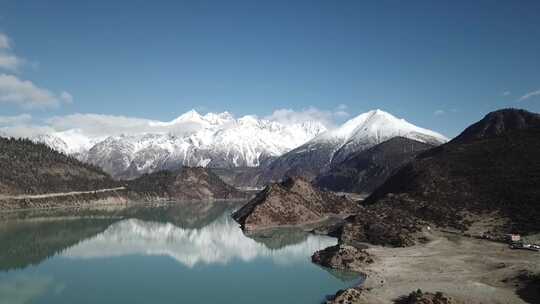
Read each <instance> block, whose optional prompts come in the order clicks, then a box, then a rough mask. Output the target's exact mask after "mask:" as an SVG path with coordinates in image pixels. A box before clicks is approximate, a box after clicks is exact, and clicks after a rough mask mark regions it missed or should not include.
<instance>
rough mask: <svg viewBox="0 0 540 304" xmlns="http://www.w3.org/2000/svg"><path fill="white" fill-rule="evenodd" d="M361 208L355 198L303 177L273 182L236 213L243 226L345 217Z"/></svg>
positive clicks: (307, 222)
mask: <svg viewBox="0 0 540 304" xmlns="http://www.w3.org/2000/svg"><path fill="white" fill-rule="evenodd" d="M358 210H359V207H358V205H357V203H356V202H354V201H352V200H350V199H347V198H345V197H341V196H337V195H334V194H332V193H329V192H324V191H320V190H318V189H316V188H314V187H313V186H312V185H311V183H310V182H308V181H307V180H304V179H302V178H288V179H286V180H284V181H283V182H282V183H276V184H271V185H269V186H267V187H266V188H265V189H264V190H263V191H261V192H260V193H259V194H258V195H257V196H256V197H255V198H253V199H252V200H251V201H250V202H249V203H247V204H246V205H245V206H244V207H242V208H241V209H240V210H238V211H237V212H235V213H234V214H233V217H234V219H235V220H236V221H237V222H238V223H240V224H241V225H242V228H243V229H244V230H248V231H253V230H259V229H265V228H273V227H278V226H296V225H302V224H310V223H314V222H318V221H322V220H324V219H326V218H328V217H331V216H339V217H343V216H346V215H349V214H352V213H355V212H357V211H358Z"/></svg>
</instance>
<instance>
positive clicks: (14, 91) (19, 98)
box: [0, 33, 73, 109]
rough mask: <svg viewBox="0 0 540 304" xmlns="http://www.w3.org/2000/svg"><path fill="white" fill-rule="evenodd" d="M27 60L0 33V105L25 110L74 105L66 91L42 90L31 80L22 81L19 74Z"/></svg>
mask: <svg viewBox="0 0 540 304" xmlns="http://www.w3.org/2000/svg"><path fill="white" fill-rule="evenodd" d="M24 64H26V60H24V59H22V58H20V57H18V56H17V55H15V54H13V52H12V44H11V39H10V38H9V37H8V36H7V35H6V34H4V33H0V71H1V70H4V71H5V72H7V73H9V74H6V73H0V104H2V103H4V104H14V105H18V106H21V107H23V108H25V109H34V108H47V107H57V106H59V105H61V104H63V103H72V102H73V96H71V94H70V93H68V92H66V91H62V92H60V93H54V92H51V91H50V90H48V89H45V88H40V87H38V86H37V85H35V84H34V83H33V82H31V81H29V80H24V79H21V78H20V77H19V76H15V75H11V74H19V72H20V69H21V67H22V66H23V65H24Z"/></svg>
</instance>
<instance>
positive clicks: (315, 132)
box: [33, 110, 447, 180]
mask: <svg viewBox="0 0 540 304" xmlns="http://www.w3.org/2000/svg"><path fill="white" fill-rule="evenodd" d="M149 124H150V126H151V127H152V130H154V131H153V132H143V133H138V134H123V135H115V136H108V137H103V136H102V137H99V136H97V137H92V136H86V135H85V134H83V133H82V132H81V131H80V130H77V129H73V130H67V131H63V132H56V133H51V134H44V135H40V136H36V137H34V138H33V139H34V140H35V141H39V142H43V143H45V144H47V145H49V146H51V147H52V148H53V149H56V150H58V151H61V152H64V153H67V154H71V155H74V156H75V157H77V158H78V159H80V160H82V161H84V162H88V163H92V164H94V165H97V166H99V167H101V168H103V169H104V170H105V171H106V172H108V173H110V174H111V175H112V176H113V177H117V178H132V177H136V176H139V175H141V174H144V173H151V172H154V171H157V170H161V169H173V168H177V167H180V166H203V167H214V168H234V167H264V168H268V170H266V171H267V172H265V173H264V176H265V178H264V179H265V180H272V179H279V178H280V177H282V175H283V174H287V173H290V172H293V173H294V172H295V171H298V170H307V171H308V172H309V170H311V169H310V168H311V167H320V168H326V167H328V166H329V165H330V164H331V163H332V162H338V161H340V160H344V159H345V158H346V157H347V156H348V155H350V153H352V152H355V151H359V150H364V149H367V148H370V147H372V146H374V145H376V144H378V143H381V142H383V141H385V140H387V139H390V138H392V137H395V136H403V137H407V138H411V139H415V140H418V141H421V142H426V143H431V144H434V145H437V144H441V143H444V142H446V141H447V138H446V137H444V136H443V135H441V134H439V133H436V132H433V131H431V130H427V129H423V128H420V127H417V126H415V125H413V124H410V123H408V122H407V121H405V120H403V119H398V118H396V117H394V116H393V115H391V114H389V113H387V112H384V111H381V110H373V111H369V112H366V113H363V114H361V115H359V116H357V117H355V118H352V119H350V120H348V121H347V122H345V123H344V124H343V125H341V126H339V127H337V128H334V129H330V130H327V128H326V127H325V126H324V125H323V124H322V123H321V122H318V121H305V122H302V123H296V124H282V123H279V122H277V121H271V120H266V119H259V118H257V117H255V116H244V117H241V118H238V119H236V118H234V117H233V116H232V115H231V114H229V113H227V112H224V113H219V114H215V113H208V114H206V115H200V114H199V113H197V112H196V111H194V110H192V111H189V112H187V113H185V114H183V115H181V116H180V117H178V118H176V119H174V120H172V121H170V122H159V121H151V122H149ZM315 171H319V170H318V169H317V170H315Z"/></svg>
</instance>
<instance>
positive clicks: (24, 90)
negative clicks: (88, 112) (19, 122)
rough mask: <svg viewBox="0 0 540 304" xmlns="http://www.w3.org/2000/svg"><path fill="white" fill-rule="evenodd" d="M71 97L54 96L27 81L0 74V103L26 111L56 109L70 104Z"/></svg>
mask: <svg viewBox="0 0 540 304" xmlns="http://www.w3.org/2000/svg"><path fill="white" fill-rule="evenodd" d="M72 101H73V97H72V96H71V95H70V94H69V93H67V92H61V93H60V94H55V93H53V92H51V91H49V90H47V89H43V88H40V87H38V86H36V85H35V84H34V83H32V82H31V81H28V80H21V79H19V78H18V77H16V76H13V75H7V74H0V103H10V104H16V105H19V106H22V107H23V108H26V109H32V108H47V107H56V106H59V105H60V104H62V103H71V102H72Z"/></svg>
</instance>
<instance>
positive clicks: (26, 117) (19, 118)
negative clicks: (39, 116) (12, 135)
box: [0, 114, 32, 126]
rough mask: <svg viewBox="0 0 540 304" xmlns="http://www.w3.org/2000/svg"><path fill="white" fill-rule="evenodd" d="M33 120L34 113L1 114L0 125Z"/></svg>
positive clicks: (17, 123)
mask: <svg viewBox="0 0 540 304" xmlns="http://www.w3.org/2000/svg"><path fill="white" fill-rule="evenodd" d="M31 120H32V115H30V114H20V115H15V116H0V126H2V125H8V126H13V125H20V124H25V123H28V122H30V121H31Z"/></svg>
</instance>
